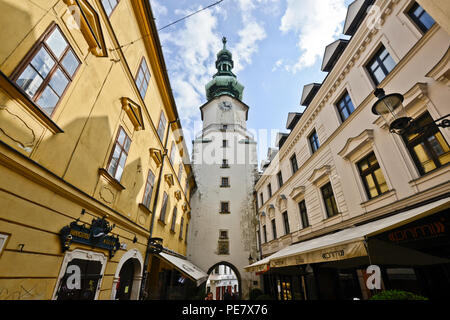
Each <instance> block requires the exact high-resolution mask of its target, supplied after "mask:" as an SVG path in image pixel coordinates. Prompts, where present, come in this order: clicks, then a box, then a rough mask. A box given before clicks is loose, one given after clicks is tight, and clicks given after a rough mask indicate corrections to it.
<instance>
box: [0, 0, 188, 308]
mask: <svg viewBox="0 0 450 320" xmlns="http://www.w3.org/2000/svg"><path fill="white" fill-rule="evenodd" d="M0 17H1V19H0V30H1V31H0V43H2V45H1V46H0V299H15V300H16V299H138V298H139V296H141V297H142V296H144V297H148V296H149V295H150V296H151V295H153V296H155V297H157V296H158V294H157V293H155V292H149V290H150V291H151V290H159V289H158V284H155V283H153V284H152V281H153V282H155V281H157V279H158V274H159V273H160V272H161V271H162V270H163V269H167V270H170V269H175V266H173V265H172V264H170V263H169V262H168V261H165V260H164V259H161V260H160V259H155V258H154V255H153V254H152V253H149V250H147V247H148V239H149V238H150V237H151V238H154V237H158V238H162V239H163V240H162V245H163V247H164V248H165V249H164V250H166V251H167V252H169V253H172V254H173V255H174V256H179V257H181V258H182V257H183V256H184V255H185V253H186V240H187V239H186V234H187V228H188V225H189V220H190V205H189V198H190V192H191V190H192V189H193V188H195V181H194V178H193V176H192V173H191V167H190V165H189V161H188V159H189V156H188V150H187V148H186V144H185V141H184V139H183V135H182V131H181V125H180V122H179V120H178V113H177V110H176V106H175V102H174V98H173V96H172V93H171V89H170V84H169V80H168V76H167V73H166V70H165V63H164V59H163V55H162V51H161V48H160V43H159V39H158V35H157V31H156V27H155V24H154V21H153V16H152V12H151V8H150V5H149V2H148V1H134V0H120V1H119V0H117V1H108V0H64V1H63V0H33V1H15V0H2V1H1V2H0ZM144 270H150V272H149V274H148V277H146V272H143V271H144ZM76 276H79V277H78V278H77V277H76ZM143 278H144V279H143ZM77 279H78V280H77ZM77 281H78V282H77ZM80 281H81V283H79V282H80ZM149 288H151V289H149Z"/></svg>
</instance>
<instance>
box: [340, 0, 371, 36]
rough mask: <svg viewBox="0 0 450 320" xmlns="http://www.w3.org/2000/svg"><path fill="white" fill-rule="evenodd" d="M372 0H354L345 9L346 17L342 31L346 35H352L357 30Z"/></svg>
mask: <svg viewBox="0 0 450 320" xmlns="http://www.w3.org/2000/svg"><path fill="white" fill-rule="evenodd" d="M373 2H374V0H355V1H353V2H352V3H351V4H350V5H349V6H348V9H347V17H346V18H345V22H344V31H343V33H344V34H345V35H347V36H353V35H354V34H355V33H356V30H358V27H359V25H360V24H361V22H362V21H363V20H364V17H365V16H366V13H367V9H368V7H369V6H370V5H371V4H372V3H373Z"/></svg>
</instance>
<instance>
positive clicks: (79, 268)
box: [57, 259, 102, 300]
mask: <svg viewBox="0 0 450 320" xmlns="http://www.w3.org/2000/svg"><path fill="white" fill-rule="evenodd" d="M101 271H102V263H101V262H100V261H93V260H85V259H73V260H72V261H70V262H69V263H68V264H67V267H66V270H65V272H64V276H63V277H62V278H61V280H60V282H59V288H58V292H57V300H94V299H95V295H96V293H97V287H98V284H99V281H100V279H101V278H102V276H101ZM78 275H79V278H80V282H79V283H78V281H76V280H73V279H75V278H74V277H78Z"/></svg>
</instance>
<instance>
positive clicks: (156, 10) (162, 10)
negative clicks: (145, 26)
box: [150, 0, 168, 20]
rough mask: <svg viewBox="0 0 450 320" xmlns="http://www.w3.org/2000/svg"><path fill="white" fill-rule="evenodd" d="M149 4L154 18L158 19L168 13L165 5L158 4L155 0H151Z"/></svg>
mask: <svg viewBox="0 0 450 320" xmlns="http://www.w3.org/2000/svg"><path fill="white" fill-rule="evenodd" d="M150 4H151V6H152V11H153V14H154V15H155V19H156V20H158V19H159V17H161V16H165V15H167V13H168V10H167V8H166V7H165V6H163V5H162V4H160V3H159V2H158V1H157V0H151V1H150Z"/></svg>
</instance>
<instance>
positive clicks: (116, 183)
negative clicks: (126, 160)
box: [98, 168, 125, 191]
mask: <svg viewBox="0 0 450 320" xmlns="http://www.w3.org/2000/svg"><path fill="white" fill-rule="evenodd" d="M98 173H99V174H100V175H101V176H102V177H103V178H105V179H106V180H107V181H108V182H109V183H110V184H111V185H112V186H113V187H114V188H115V189H117V191H122V190H125V187H124V186H123V185H122V184H121V183H120V182H119V181H117V180H116V179H115V178H114V177H113V176H112V175H110V174H109V172H108V171H107V170H105V169H104V168H99V169H98Z"/></svg>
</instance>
